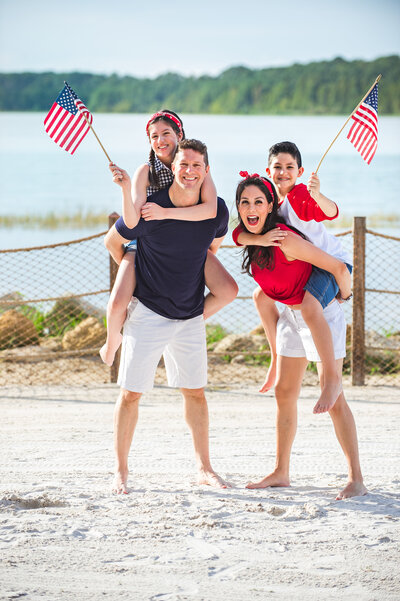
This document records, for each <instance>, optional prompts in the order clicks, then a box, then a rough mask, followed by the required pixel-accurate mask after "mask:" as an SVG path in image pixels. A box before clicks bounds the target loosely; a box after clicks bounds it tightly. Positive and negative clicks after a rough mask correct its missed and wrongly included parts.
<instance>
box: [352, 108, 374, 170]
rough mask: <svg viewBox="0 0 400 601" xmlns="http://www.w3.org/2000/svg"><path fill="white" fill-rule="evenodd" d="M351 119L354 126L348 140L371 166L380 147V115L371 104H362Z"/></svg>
mask: <svg viewBox="0 0 400 601" xmlns="http://www.w3.org/2000/svg"><path fill="white" fill-rule="evenodd" d="M351 118H352V120H353V124H352V126H351V128H350V131H349V133H348V134H347V138H348V139H349V140H350V142H351V143H352V144H353V146H354V148H355V149H356V150H358V152H359V153H360V154H361V156H362V158H363V159H364V161H365V162H366V163H368V165H369V164H370V162H371V161H372V159H373V157H374V154H375V152H376V149H377V146H378V113H377V111H376V110H375V109H374V108H373V107H372V106H371V105H370V104H367V103H365V102H362V103H361V104H360V106H359V107H358V109H357V110H356V112H355V113H354V115H353V116H352V117H351Z"/></svg>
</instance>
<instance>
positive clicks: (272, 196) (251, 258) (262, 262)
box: [236, 177, 286, 275]
mask: <svg viewBox="0 0 400 601" xmlns="http://www.w3.org/2000/svg"><path fill="white" fill-rule="evenodd" d="M265 182H267V183H268V187H267V186H266V183H265ZM248 186H257V188H259V189H260V191H261V192H262V193H263V194H264V196H265V197H266V199H267V201H268V203H269V204H272V211H271V213H269V215H267V218H266V220H265V223H264V226H263V228H262V230H261V232H260V233H259V234H258V235H262V234H266V233H267V232H269V231H270V230H273V229H274V228H276V227H278V225H279V224H280V223H283V224H285V221H284V220H283V219H282V218H281V217H279V215H278V195H277V193H276V190H275V187H274V185H273V184H272V182H270V181H269V180H267V179H265V180H264V179H262V178H261V177H248V178H247V179H244V180H242V181H241V182H239V185H238V187H237V189H236V208H237V210H238V217H239V223H240V225H241V227H242V228H243V229H244V230H245V231H246V232H248V229H247V228H246V226H245V224H244V223H243V221H242V219H241V217H240V214H239V203H240V198H241V196H242V194H243V191H244V190H245V188H247V187H248ZM271 191H272V192H271ZM285 225H286V224H285ZM252 263H255V264H256V265H258V267H260V269H270V270H272V269H274V267H275V246H245V247H244V248H243V262H242V270H243V273H248V274H249V275H252V273H251V264H252Z"/></svg>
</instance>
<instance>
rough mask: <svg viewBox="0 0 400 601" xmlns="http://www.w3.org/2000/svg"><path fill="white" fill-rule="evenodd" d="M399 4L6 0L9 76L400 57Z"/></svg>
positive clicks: (4, 59) (206, 70) (4, 48)
mask: <svg viewBox="0 0 400 601" xmlns="http://www.w3.org/2000/svg"><path fill="white" fill-rule="evenodd" d="M399 31H400V2H399V0H379V2H373V1H372V0H335V2H329V3H328V2H323V0H322V1H321V0H310V1H308V2H307V0H303V2H301V1H299V0H284V1H283V2H282V0H278V1H277V0H273V1H272V0H264V1H263V0H243V1H242V2H238V1H237V0H230V1H226V0H221V1H218V0H197V1H195V2H193V1H192V2H190V1H188V0H171V1H170V2H169V3H167V2H165V0H164V1H159V0H141V1H140V2H138V1H137V0H114V1H110V0H108V1H106V0H69V1H65V2H58V1H57V0H36V2H33V1H32V0H0V71H1V72H21V71H34V72H40V71H55V72H61V71H63V72H65V71H67V72H68V71H82V72H92V73H102V74H110V73H117V74H119V75H134V76H138V77H151V78H152V77H156V76H157V75H159V74H162V73H166V72H176V73H180V74H182V75H195V76H199V75H203V74H209V75H217V74H219V73H221V72H222V71H224V70H225V69H227V68H229V67H231V66H236V65H245V66H247V67H250V68H262V67H271V66H286V65H290V64H293V63H295V62H298V63H308V62H312V61H319V60H330V59H333V58H335V57H337V56H341V57H343V58H345V59H348V60H352V59H364V60H371V59H374V58H376V57H378V56H387V55H390V54H400V35H399Z"/></svg>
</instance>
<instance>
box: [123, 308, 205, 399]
mask: <svg viewBox="0 0 400 601" xmlns="http://www.w3.org/2000/svg"><path fill="white" fill-rule="evenodd" d="M162 355H163V356H164V363H165V368H166V372H167V380H168V385H169V386H171V387H174V388H191V389H194V388H203V387H204V386H205V385H206V384H207V345H206V330H205V325H204V318H203V316H202V315H199V316H198V317H193V318H191V319H168V318H166V317H163V316H162V315H158V313H154V311H152V310H151V309H149V308H148V307H146V306H145V305H143V303H141V302H140V301H138V300H137V299H133V301H131V303H130V304H129V306H128V314H127V318H126V321H125V324H124V332H123V340H122V350H121V361H120V367H119V374H118V384H119V385H120V386H121V388H124V389H125V390H129V391H131V392H146V391H148V390H151V389H152V388H153V385H154V377H155V373H156V369H157V365H158V363H159V361H160V358H161V356H162Z"/></svg>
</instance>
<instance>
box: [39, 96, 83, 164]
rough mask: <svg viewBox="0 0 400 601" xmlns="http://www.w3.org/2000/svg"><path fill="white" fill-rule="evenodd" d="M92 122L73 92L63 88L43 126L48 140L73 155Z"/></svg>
mask: <svg viewBox="0 0 400 601" xmlns="http://www.w3.org/2000/svg"><path fill="white" fill-rule="evenodd" d="M71 92H72V93H71ZM74 96H75V97H74ZM85 117H86V119H87V120H86V119H85ZM88 122H89V123H88ZM92 122H93V115H92V114H91V113H90V112H89V111H88V109H87V108H86V106H85V105H84V104H83V102H82V101H81V100H79V98H78V97H77V96H76V94H75V93H74V92H73V90H71V88H69V86H68V87H67V86H65V87H64V89H63V90H62V92H61V93H60V95H59V96H58V98H57V100H56V101H55V102H54V103H53V106H52V107H51V109H50V111H49V113H48V114H47V116H46V118H45V120H44V126H45V129H46V132H47V133H48V134H49V136H50V138H52V140H54V142H55V143H56V144H57V145H58V146H60V147H61V148H63V149H64V150H66V151H67V152H69V153H70V154H74V152H75V150H76V149H77V148H78V146H79V144H80V143H81V142H82V140H83V139H84V137H85V136H86V134H87V133H88V131H89V129H90V126H89V124H92Z"/></svg>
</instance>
